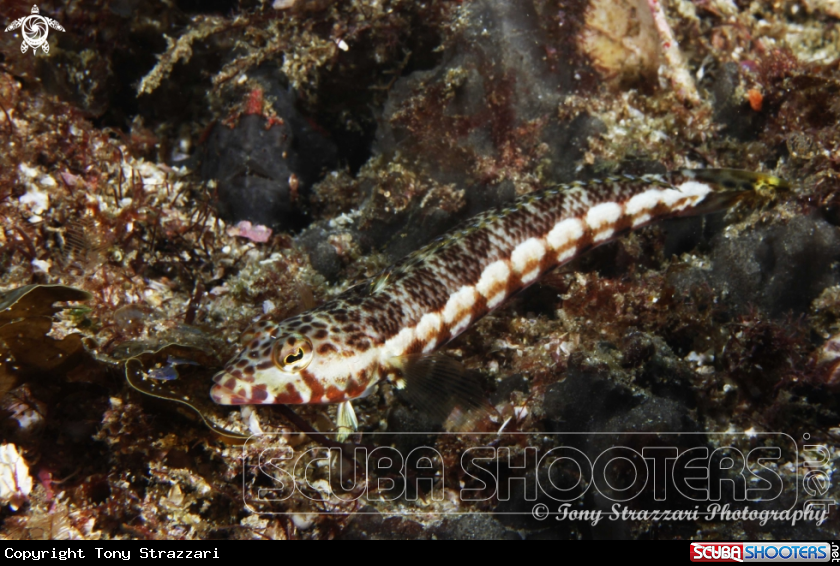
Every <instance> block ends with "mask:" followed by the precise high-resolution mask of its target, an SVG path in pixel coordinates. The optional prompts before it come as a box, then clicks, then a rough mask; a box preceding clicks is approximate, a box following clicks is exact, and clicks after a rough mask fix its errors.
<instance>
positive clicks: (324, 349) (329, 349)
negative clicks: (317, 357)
mask: <svg viewBox="0 0 840 566" xmlns="http://www.w3.org/2000/svg"><path fill="white" fill-rule="evenodd" d="M334 352H338V348H336V347H335V346H333V345H332V344H330V343H329V342H325V343H324V344H321V345H320V346H318V353H319V354H321V355H323V356H326V355H327V354H330V353H334Z"/></svg>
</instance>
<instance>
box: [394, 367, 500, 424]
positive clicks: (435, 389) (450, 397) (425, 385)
mask: <svg viewBox="0 0 840 566" xmlns="http://www.w3.org/2000/svg"><path fill="white" fill-rule="evenodd" d="M393 365H394V366H395V367H396V368H398V369H399V370H400V371H401V373H402V375H401V377H399V378H398V379H397V384H398V387H397V389H398V396H400V397H402V398H403V399H405V400H406V401H408V402H409V403H411V404H412V405H414V406H415V407H416V408H417V409H419V410H420V411H423V412H425V413H428V414H430V415H432V416H433V417H435V418H437V419H439V420H440V422H441V423H442V424H443V426H444V428H446V430H449V431H467V430H471V429H472V428H473V427H474V425H475V424H476V423H477V422H478V421H480V420H481V419H482V418H483V417H485V416H486V415H487V414H489V413H490V412H491V411H492V410H493V408H492V407H491V406H490V404H489V403H488V402H487V400H486V399H485V398H484V395H483V392H482V388H481V384H480V383H479V382H478V380H477V379H476V377H475V375H474V374H472V373H470V372H468V371H467V370H466V368H464V366H463V365H461V363H460V362H458V361H457V360H453V359H452V358H450V357H448V356H445V355H443V354H411V355H406V356H400V357H399V358H395V359H394V363H393ZM403 383H404V387H399V385H400V384H403Z"/></svg>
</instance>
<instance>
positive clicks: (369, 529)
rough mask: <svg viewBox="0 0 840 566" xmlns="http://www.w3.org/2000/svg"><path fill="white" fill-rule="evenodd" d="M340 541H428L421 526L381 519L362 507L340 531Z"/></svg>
mask: <svg viewBox="0 0 840 566" xmlns="http://www.w3.org/2000/svg"><path fill="white" fill-rule="evenodd" d="M338 538H340V539H342V540H406V539H428V538H429V534H428V533H426V532H425V529H424V528H423V525H421V524H420V523H417V522H415V521H411V520H409V519H403V518H402V517H389V518H387V519H385V518H383V517H382V515H381V514H379V513H378V512H377V511H376V509H374V508H373V507H363V508H361V509H360V510H359V512H358V513H354V514H353V518H352V519H351V520H350V522H349V523H348V524H347V526H346V527H344V529H343V530H342V531H341V533H340V535H339V537H338Z"/></svg>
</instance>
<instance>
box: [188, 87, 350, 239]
mask: <svg viewBox="0 0 840 566" xmlns="http://www.w3.org/2000/svg"><path fill="white" fill-rule="evenodd" d="M253 78H254V80H255V81H257V82H258V83H259V84H260V85H261V87H259V88H261V89H262V90H261V92H258V91H257V90H256V89H255V90H254V91H252V93H251V94H252V95H253V94H254V93H258V94H257V95H256V96H257V99H258V100H259V101H260V102H259V104H255V105H256V106H259V107H260V108H248V107H247V105H246V111H245V113H244V115H242V116H235V115H234V116H232V117H229V118H228V119H226V120H223V121H222V122H219V123H216V124H215V125H214V126H213V129H212V131H211V133H210V135H209V137H208V139H207V142H206V144H205V145H204V147H203V148H202V149H201V156H200V161H201V169H200V171H201V176H202V178H204V179H205V180H210V179H213V180H215V181H216V196H217V207H218V211H219V215H220V216H221V217H222V218H223V219H225V220H227V221H230V222H237V221H240V220H248V221H250V222H252V223H254V224H262V225H265V226H270V227H273V228H281V229H283V230H298V229H300V228H302V227H303V226H305V225H306V224H307V223H308V215H307V213H306V203H307V202H308V200H309V189H310V187H311V185H312V183H314V182H315V181H316V180H317V179H318V178H319V177H320V176H321V175H322V174H323V173H324V171H326V170H328V169H330V168H331V167H332V166H334V165H335V159H336V149H335V146H334V145H333V144H332V142H330V141H329V140H328V139H326V138H325V137H324V136H322V135H321V134H320V133H318V132H316V131H315V130H314V129H313V128H312V127H311V126H310V125H309V124H308V122H307V120H306V118H304V117H303V116H302V115H301V114H300V113H299V112H298V111H297V110H296V109H295V105H294V95H293V94H292V93H291V92H290V91H288V90H287V89H286V88H285V87H284V86H283V82H282V79H281V78H280V77H278V76H277V75H276V73H269V72H265V73H262V74H258V75H257V76H255V77H253ZM263 99H265V100H268V101H270V104H271V109H272V110H273V112H274V114H275V115H274V116H266V115H263V113H262V110H261V106H262V102H261V100H263ZM231 124H233V125H231Z"/></svg>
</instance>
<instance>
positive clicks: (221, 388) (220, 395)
mask: <svg viewBox="0 0 840 566" xmlns="http://www.w3.org/2000/svg"><path fill="white" fill-rule="evenodd" d="M213 381H214V382H215V385H214V386H213V387H211V388H210V398H211V399H213V401H214V402H215V403H217V404H219V405H251V404H253V401H250V400H249V399H247V398H246V397H245V396H244V395H242V393H243V392H244V391H243V389H242V388H241V387H237V385H238V382H237V379H236V378H235V377H233V376H232V375H231V374H229V373H228V372H227V371H220V372H219V373H217V374H216V375H214V376H213ZM237 389H238V391H237Z"/></svg>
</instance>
